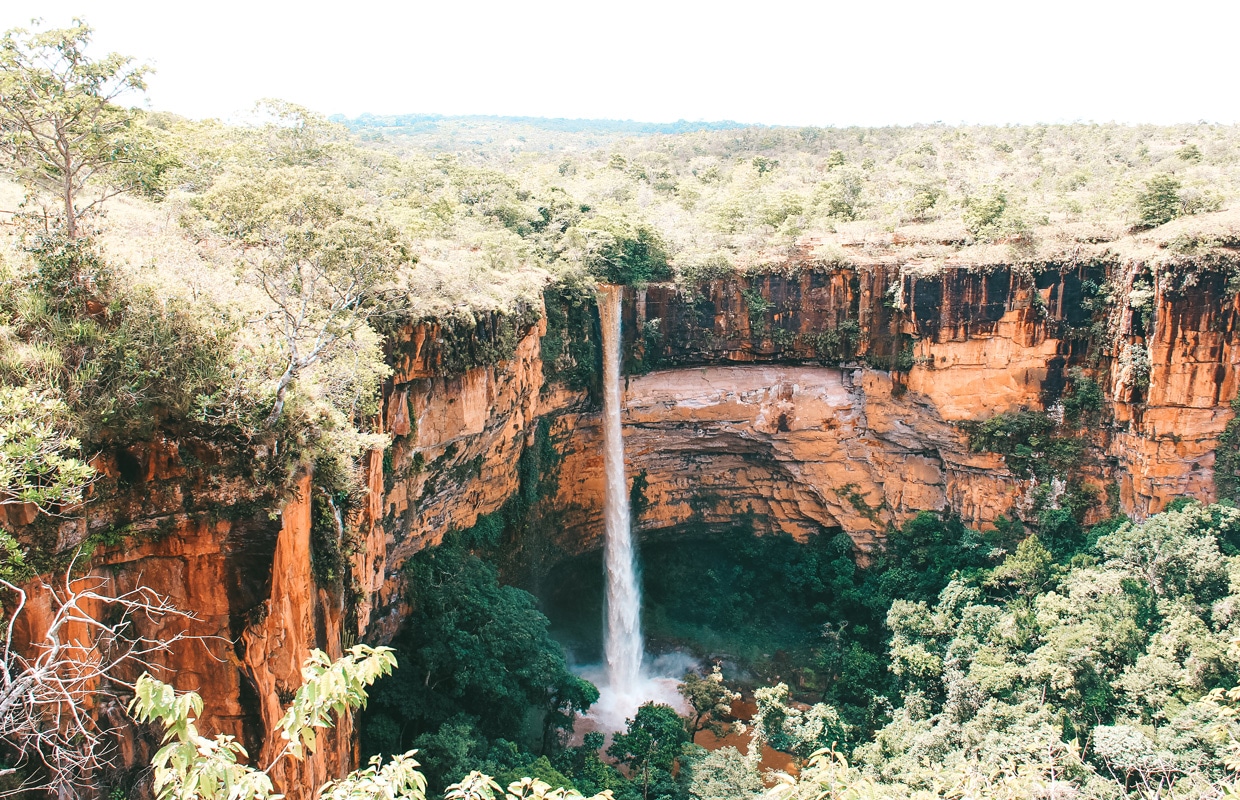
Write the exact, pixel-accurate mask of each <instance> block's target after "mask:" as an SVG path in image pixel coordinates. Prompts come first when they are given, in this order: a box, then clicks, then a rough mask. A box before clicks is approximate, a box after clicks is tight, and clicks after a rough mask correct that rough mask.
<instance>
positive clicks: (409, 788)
mask: <svg viewBox="0 0 1240 800" xmlns="http://www.w3.org/2000/svg"><path fill="white" fill-rule="evenodd" d="M395 666H396V657H395V656H394V655H393V653H392V650H391V648H388V647H377V648H372V647H367V646H366V645H355V646H354V647H351V648H349V652H348V654H347V655H345V656H343V657H341V658H340V659H338V660H336V661H335V662H332V661H331V660H330V659H329V658H328V657H327V654H326V653H324V652H323V651H321V650H314V651H312V652H311V653H310V657H309V658H307V659H306V663H305V666H304V667H303V668H302V677H303V678H304V679H305V683H303V684H302V685H301V687H300V688H299V689H298V690H297V693H296V694H295V695H294V696H293V702H292V703H291V704H290V706H289V709H288V711H287V712H286V713H285V715H284V717H283V718H282V719H281V720H280V722H279V723H277V725H276V728H277V730H278V731H279V734H280V736H281V738H283V739H284V742H285V745H284V748H283V749H282V750H281V751H280V752H279V753H278V754H277V755H276V756H275V758H274V759H272V761H271V763H270V764H267V765H266V766H265V767H264V768H263V769H261V770H260V769H258V768H256V767H254V766H251V765H249V764H246V763H243V759H245V758H246V757H247V754H246V752H245V748H243V747H242V746H241V744H240V743H239V742H237V740H236V738H235V737H233V736H227V735H224V734H217V735H216V736H215V737H214V738H207V737H206V736H203V735H202V734H200V733H199V731H198V726H197V725H196V724H195V722H196V721H197V717H198V716H199V715H201V714H202V709H203V704H202V698H201V697H200V696H199V695H198V694H197V693H195V692H186V693H183V694H182V693H178V692H177V691H176V690H175V689H173V688H172V687H171V686H169V685H168V684H166V683H163V682H162V681H160V680H158V679H156V678H152V677H151V676H150V675H149V674H144V675H142V677H140V678H139V679H138V681H137V684H136V685H135V687H134V697H133V701H132V702H131V703H130V704H129V712H130V714H132V715H133V718H134V719H136V720H137V721H138V722H142V723H148V722H158V723H160V724H161V725H162V726H163V729H164V735H163V747H161V748H160V750H159V751H158V752H157V753H156V754H155V757H154V758H153V759H152V761H151V765H152V766H153V767H154V770H155V786H154V788H155V795H156V797H158V798H159V800H225V798H227V800H266V798H270V797H273V794H274V791H275V787H274V786H273V785H272V782H271V778H270V777H269V775H268V773H269V772H270V771H271V769H272V767H274V766H275V765H276V764H277V763H278V762H280V761H281V760H283V759H284V758H288V757H291V758H295V759H298V760H300V759H303V758H305V755H306V753H307V752H310V753H313V752H314V750H315V746H316V744H317V740H318V735H319V731H321V730H323V729H327V728H331V727H332V725H333V721H332V716H333V714H334V715H335V716H337V717H339V716H341V715H343V714H345V713H347V712H350V711H353V710H355V709H357V708H359V707H360V706H362V705H364V704H365V702H366V687H368V686H370V685H371V684H372V683H374V682H375V680H376V679H377V678H379V676H381V675H387V674H389V673H390V672H391V671H392V669H393V668H394V667H395ZM417 766H418V763H417V762H416V761H414V760H413V758H412V753H405V754H404V755H402V756H397V757H395V758H394V759H393V760H392V761H390V762H389V763H388V764H386V765H383V764H381V763H380V762H379V761H377V760H375V761H372V762H371V767H369V768H368V769H366V770H362V771H361V772H356V773H353V774H351V775H349V776H348V777H346V778H345V779H344V780H342V781H340V782H338V783H329V784H327V785H326V786H325V787H323V789H322V792H323V794H324V795H325V796H327V797H332V798H339V799H340V800H345V798H363V797H382V796H387V797H402V798H422V797H424V794H425V788H426V782H425V779H423V778H422V775H421V773H419V772H418V771H417V769H416V768H417Z"/></svg>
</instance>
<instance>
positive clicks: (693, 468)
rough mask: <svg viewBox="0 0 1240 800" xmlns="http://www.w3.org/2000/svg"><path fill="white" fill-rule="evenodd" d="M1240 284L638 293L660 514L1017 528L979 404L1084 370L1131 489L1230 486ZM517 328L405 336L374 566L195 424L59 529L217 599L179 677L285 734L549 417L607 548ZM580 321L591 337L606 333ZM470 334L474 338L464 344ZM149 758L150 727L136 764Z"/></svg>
mask: <svg viewBox="0 0 1240 800" xmlns="http://www.w3.org/2000/svg"><path fill="white" fill-rule="evenodd" d="M1190 273H1191V275H1192V277H1191V279H1189V278H1188V277H1186V275H1189V274H1190ZM1147 285H1148V286H1149V287H1150V289H1149V293H1150V294H1149V299H1148V302H1147V301H1146V299H1145V298H1146V296H1145V294H1143V292H1145V291H1146V290H1145V287H1146V286H1147ZM1228 287H1229V284H1228V273H1227V271H1226V270H1223V269H1221V268H1216V269H1207V268H1204V267H1203V268H1200V269H1194V270H1189V271H1186V270H1185V269H1183V268H1181V269H1178V270H1177V271H1166V270H1162V271H1160V270H1159V269H1151V268H1149V267H1148V266H1146V265H1144V264H1141V263H1136V262H1116V263H1084V264H1067V265H1062V266H1044V267H1043V268H1040V269H1039V270H1037V271H1036V272H1035V271H1033V270H1018V269H1014V268H1011V267H1008V266H1003V265H998V266H994V267H990V268H969V269H965V268H959V269H946V268H936V269H929V268H910V267H909V266H908V265H903V266H901V265H898V264H876V265H870V266H867V267H864V268H863V267H817V268H812V267H811V268H804V269H799V270H795V271H792V272H790V273H788V274H783V273H778V274H770V275H763V276H757V277H753V278H751V279H741V278H730V279H720V280H714V281H709V282H704V283H702V284H700V285H697V286H694V287H691V288H690V289H688V290H685V289H679V290H678V289H676V288H673V287H670V286H658V285H655V286H650V287H647V288H645V289H642V290H637V289H629V290H627V294H626V304H625V327H626V331H627V340H626V347H627V352H628V354H629V367H630V371H631V373H632V374H631V375H630V379H629V381H628V385H627V387H626V391H625V412H624V422H625V438H626V448H627V453H628V459H629V474H630V477H631V479H632V480H634V481H635V482H637V483H638V484H639V486H638V487H637V490H635V491H636V492H637V494H638V495H640V497H639V506H640V508H639V511H640V513H639V514H638V515H637V517H636V519H637V525H638V527H639V529H640V530H641V531H642V532H643V534H644V535H647V536H656V535H659V536H663V535H675V534H676V533H677V531H680V530H687V529H690V528H692V529H694V530H699V531H700V530H710V529H711V528H712V527H720V526H724V525H727V524H729V523H731V522H733V521H734V520H735V519H737V518H738V517H739V516H742V515H743V516H744V517H745V518H746V519H747V520H749V521H751V522H752V524H753V525H754V528H755V530H757V531H759V532H767V531H781V532H786V533H789V534H791V535H793V536H796V537H801V538H803V537H805V536H808V535H811V534H812V533H814V532H816V531H820V530H823V529H829V528H839V529H842V530H843V531H845V532H847V533H848V534H849V535H850V536H852V537H853V539H854V541H855V542H856V543H857V546H858V550H859V552H864V551H866V550H869V549H872V548H874V547H877V546H880V545H881V540H882V536H883V533H884V531H885V530H887V528H888V526H890V525H892V524H898V523H899V522H901V521H902V520H904V519H906V518H908V517H909V516H910V515H913V514H915V513H917V512H918V511H922V510H927V509H929V510H946V509H950V510H952V511H954V512H955V513H958V514H960V515H961V517H962V518H963V519H964V520H965V521H966V522H967V523H969V524H971V525H978V526H986V525H989V524H991V523H992V522H993V521H994V520H995V519H996V517H997V516H998V515H1000V514H1005V513H1010V512H1011V510H1012V509H1013V507H1014V506H1015V505H1017V504H1018V503H1019V502H1021V498H1022V497H1023V495H1024V494H1025V493H1026V492H1027V491H1028V489H1029V486H1028V485H1027V482H1022V481H1020V480H1018V479H1016V478H1015V477H1014V476H1013V475H1012V474H1010V473H1009V472H1008V471H1007V470H1006V469H1005V467H1004V463H1003V459H1002V458H1001V457H1000V456H998V455H995V454H992V453H984V452H973V451H972V450H971V448H970V446H969V441H968V438H967V436H966V435H965V433H964V431H963V430H962V429H961V427H960V426H959V424H958V423H960V422H962V421H968V420H978V419H985V418H988V417H990V416H992V415H994V414H996V413H999V412H1003V411H1010V410H1015V409H1019V408H1028V409H1035V410H1041V409H1044V408H1047V407H1051V406H1053V405H1054V403H1055V402H1056V400H1057V398H1058V397H1059V395H1060V393H1061V392H1062V391H1063V389H1064V386H1065V382H1066V381H1067V380H1069V378H1068V376H1069V374H1070V372H1071V370H1072V369H1073V368H1078V367H1079V368H1080V369H1082V370H1084V371H1085V373H1083V374H1089V375H1091V376H1094V378H1095V379H1096V380H1097V381H1098V382H1099V383H1100V384H1101V385H1102V386H1103V387H1104V388H1105V390H1106V401H1107V406H1108V415H1107V418H1108V420H1109V421H1108V422H1107V423H1106V424H1104V425H1100V426H1099V427H1098V428H1097V429H1096V430H1093V431H1091V432H1090V433H1089V439H1090V442H1089V448H1088V451H1089V453H1090V462H1089V464H1087V465H1085V467H1084V469H1085V471H1086V473H1087V479H1088V480H1089V481H1090V482H1091V483H1093V484H1094V485H1096V486H1097V487H1099V489H1100V492H1102V491H1103V490H1105V488H1106V487H1107V486H1111V485H1114V486H1115V487H1117V490H1118V493H1117V499H1118V503H1119V507H1120V509H1121V510H1123V511H1124V512H1126V513H1130V514H1134V515H1137V516H1143V515H1147V514H1149V513H1153V512H1155V511H1157V510H1159V509H1160V508H1161V507H1162V506H1163V505H1165V503H1166V502H1168V501H1169V500H1170V499H1172V498H1173V497H1175V496H1178V495H1183V494H1188V495H1192V496H1196V497H1199V498H1201V499H1209V498H1210V497H1211V496H1212V466H1213V448H1214V445H1215V443H1216V441H1217V437H1218V434H1219V432H1220V431H1221V430H1222V428H1223V427H1224V425H1225V424H1226V422H1227V421H1228V420H1229V419H1230V417H1231V411H1230V409H1229V407H1228V405H1227V404H1228V401H1230V400H1231V398H1232V397H1234V396H1235V394H1236V389H1237V387H1236V370H1235V362H1236V358H1237V353H1236V349H1235V341H1234V339H1235V335H1236V334H1235V326H1236V319H1237V311H1238V310H1240V305H1238V303H1240V300H1238V299H1237V297H1236V296H1235V294H1234V293H1233V292H1232V291H1231V290H1230V289H1229V288H1228ZM1100 298H1102V299H1105V298H1109V302H1103V301H1102V299H1100ZM1133 298H1135V299H1133ZM1137 301H1140V302H1137ZM501 322H502V320H497V318H494V317H493V318H490V319H488V320H485V321H484V323H482V324H480V325H479V327H478V329H477V330H475V331H473V332H472V333H470V334H468V335H466V336H465V337H464V340H463V343H462V342H460V341H458V342H456V343H455V345H454V346H456V347H458V349H457V350H450V347H449V345H453V342H451V341H449V340H450V339H451V337H452V334H451V333H450V332H449V331H446V330H444V329H442V328H441V327H439V326H437V325H434V324H420V325H416V326H411V327H409V328H407V329H404V330H402V331H401V332H399V333H398V334H397V335H395V336H393V337H391V339H390V341H389V352H390V360H391V363H392V365H393V368H394V375H393V377H392V379H391V380H390V382H389V384H388V385H387V386H385V388H384V409H383V412H382V414H381V420H380V427H381V428H382V429H383V430H385V431H387V432H388V433H390V434H391V436H392V444H391V446H390V448H389V449H388V450H387V451H386V452H383V453H380V452H374V453H371V454H370V455H369V456H368V457H367V459H366V462H365V470H364V472H365V474H364V482H365V485H366V487H367V490H366V492H365V496H364V499H362V500H361V501H360V502H356V503H354V504H353V506H352V507H351V508H350V510H349V511H348V513H347V514H346V515H345V517H344V518H342V520H341V522H342V523H343V524H342V530H343V533H344V535H343V537H341V536H340V535H339V532H330V531H329V539H330V538H332V537H335V538H336V539H338V541H337V542H336V545H337V546H338V547H339V548H340V550H341V552H342V553H343V555H344V556H345V558H346V560H347V569H346V570H345V571H344V573H343V574H342V575H338V576H335V577H334V578H332V579H331V580H325V579H324V578H323V577H322V576H321V575H318V574H316V571H315V570H314V568H313V565H312V562H313V560H314V557H315V553H314V552H312V551H313V550H314V548H315V547H316V544H315V543H316V541H317V540H316V538H315V532H314V527H315V525H316V522H315V519H314V516H313V513H312V510H313V509H312V499H313V497H314V491H315V490H314V487H313V483H312V480H311V479H310V478H309V477H303V478H302V480H301V482H300V485H299V487H298V490H297V492H296V493H295V495H294V497H293V499H292V500H289V501H287V502H286V503H284V504H283V505H281V504H280V503H278V502H277V501H276V499H275V498H274V497H272V496H270V495H268V494H265V493H264V492H262V491H258V490H256V489H255V487H254V486H253V485H252V483H251V482H248V481H247V478H246V474H245V470H244V469H240V468H233V467H230V466H229V464H230V460H236V459H238V458H241V456H239V455H238V454H236V453H225V452H220V449H219V447H218V446H217V445H210V444H207V443H203V442H195V441H177V438H176V436H175V434H172V433H169V434H168V435H166V436H163V437H161V438H160V439H158V440H157V441H152V442H149V443H145V444H143V445H141V446H139V447H136V448H132V449H130V450H128V451H126V452H124V453H117V454H112V455H110V456H107V457H105V458H102V459H101V460H100V462H99V464H98V465H99V467H100V469H101V470H102V471H103V472H104V473H105V474H107V475H112V476H113V477H114V478H115V479H116V480H117V481H118V482H121V483H123V484H124V485H123V487H122V488H123V490H121V491H118V492H117V493H116V494H115V496H114V498H115V499H114V500H110V501H109V502H108V503H107V504H104V505H96V506H93V507H91V508H90V509H89V513H88V514H87V515H86V517H84V518H82V519H80V520H71V521H68V522H64V523H61V524H58V525H56V526H55V527H54V528H44V529H41V530H43V533H42V534H40V535H42V536H43V537H44V540H46V539H47V537H49V536H51V537H54V538H55V540H56V541H55V548H54V549H57V550H65V549H67V548H71V547H73V546H74V545H76V544H77V543H79V542H81V541H83V540H84V539H85V538H86V536H88V535H89V534H91V533H93V532H98V531H115V532H116V536H115V538H116V540H117V543H116V544H113V545H111V546H104V547H101V548H100V549H98V550H97V552H96V554H95V556H94V559H93V561H92V570H93V571H94V573H95V574H98V575H105V576H108V577H111V578H113V579H114V581H115V584H114V585H115V587H116V588H123V587H125V586H130V585H134V584H136V583H138V582H141V583H144V584H146V585H150V586H153V587H154V588H156V589H157V590H159V591H161V592H164V593H166V594H168V595H169V596H170V597H172V598H173V599H174V600H175V601H177V602H178V603H181V604H183V605H184V606H185V607H186V608H191V609H194V610H195V611H196V613H197V615H198V620H197V621H196V622H195V623H194V632H196V633H200V634H203V635H208V636H211V637H217V638H215V639H212V640H210V641H213V642H215V643H217V644H218V646H217V647H210V646H208V647H203V646H198V647H188V648H182V649H180V650H178V652H177V653H176V654H175V655H174V657H173V658H172V659H171V660H170V661H169V663H168V666H169V667H170V668H171V669H173V670H175V674H176V678H175V683H176V684H177V686H178V687H179V688H182V689H191V688H192V689H197V690H198V691H200V692H202V693H203V695H204V697H205V698H206V700H207V708H208V709H209V711H210V714H209V715H208V718H207V719H205V720H204V725H205V726H206V727H207V728H208V729H215V730H221V731H224V732H228V733H233V734H236V735H238V736H240V737H241V738H242V740H243V741H244V742H245V743H246V745H247V747H249V748H250V750H251V752H264V751H267V750H270V749H271V747H273V746H274V745H273V743H272V742H271V741H269V739H270V737H269V736H268V734H267V732H268V731H270V730H271V726H272V725H273V724H274V722H275V721H276V720H277V719H278V718H279V716H280V715H281V714H282V713H283V711H282V707H281V704H282V702H284V701H285V700H286V699H287V697H288V695H289V693H290V691H291V690H292V688H293V687H295V686H296V685H297V683H298V682H299V676H298V666H299V664H300V662H301V660H302V659H303V658H304V656H305V654H306V653H307V652H308V650H309V649H310V648H311V647H320V648H323V649H325V650H327V651H328V652H329V653H330V654H333V655H335V654H338V653H339V652H340V649H341V647H342V645H343V644H344V643H346V642H348V641H352V640H354V639H364V640H366V641H378V642H381V641H386V640H388V639H389V638H390V637H391V636H392V635H394V633H395V632H396V631H397V630H398V629H399V626H400V624H401V620H402V619H403V615H404V612H405V610H406V609H405V607H404V605H403V600H402V580H403V579H402V570H401V568H402V565H403V563H404V561H405V560H406V559H407V558H408V557H409V556H410V555H411V554H412V553H415V552H417V551H418V550H419V549H420V548H423V547H427V546H431V545H434V544H435V543H437V542H438V541H439V540H440V539H441V538H442V537H443V535H444V534H445V533H447V532H448V531H450V530H452V529H454V528H466V527H469V526H471V525H473V524H474V523H475V522H476V521H477V519H478V517H479V516H480V515H483V514H488V513H492V512H495V511H497V510H498V509H500V508H501V507H502V506H503V504H504V503H505V502H507V501H508V500H509V498H510V497H512V496H513V495H514V494H515V493H516V492H517V491H518V490H519V489H520V488H521V486H522V481H523V480H524V479H525V477H523V475H522V455H523V453H526V452H528V451H529V449H530V447H531V445H533V444H534V442H535V439H536V438H537V435H538V432H539V431H540V430H542V431H544V432H545V433H549V436H550V444H551V445H552V446H553V447H554V449H555V451H556V453H557V459H556V460H557V461H558V465H557V467H556V469H555V470H554V472H555V475H554V480H552V481H550V482H549V484H548V485H549V486H550V487H551V488H552V489H553V491H552V492H550V493H549V495H548V496H546V497H542V498H540V499H539V500H538V504H537V509H536V511H537V513H538V514H540V515H542V516H543V517H544V518H545V519H547V520H554V525H551V526H549V528H550V529H549V530H548V531H547V534H546V535H547V537H548V544H547V546H548V552H551V553H552V554H553V555H554V554H556V553H562V554H572V553H579V552H583V551H585V550H589V549H592V548H596V547H598V546H599V531H600V530H601V525H600V524H599V518H600V504H601V498H602V461H601V453H600V448H599V439H600V431H599V418H598V409H597V407H596V406H595V405H594V404H593V403H592V402H591V394H590V391H589V387H588V386H587V385H581V384H580V383H579V384H578V385H576V386H575V387H574V388H570V387H569V385H567V384H565V383H563V382H559V381H558V380H550V379H548V377H547V376H548V374H550V373H549V371H548V369H547V363H548V362H547V360H546V359H545V358H544V355H545V354H544V352H543V345H544V341H545V338H547V337H548V336H550V335H551V334H549V332H548V330H547V322H546V321H545V320H544V321H543V322H541V323H538V324H530V323H529V322H528V320H518V321H516V322H513V321H509V322H507V323H503V324H501ZM552 333H554V335H556V336H561V337H562V336H565V335H567V336H575V337H578V338H579V339H580V340H582V341H583V342H584V343H585V344H590V340H591V339H592V337H596V335H597V334H596V332H595V331H593V330H592V329H589V330H587V329H582V330H575V331H563V330H557V331H554V332H552ZM501 339H502V340H503V341H501ZM462 344H463V345H465V346H467V347H468V348H470V351H469V352H470V353H472V354H473V355H472V357H470V358H457V357H453V353H457V354H459V353H460V350H459V347H460V346H461V345H462ZM575 352H577V354H578V360H579V361H582V362H583V363H581V364H579V365H578V366H580V367H582V368H583V370H580V371H579V372H580V373H581V374H589V373H590V372H591V371H594V372H595V373H596V372H597V369H596V368H595V367H594V365H593V364H590V363H588V361H589V356H588V355H586V356H582V355H581V354H582V353H586V354H588V353H591V352H595V351H594V350H592V349H591V347H585V348H578V349H577V350H576V351H575ZM1142 352H1144V353H1145V354H1146V360H1145V361H1144V362H1143V361H1142V360H1141V358H1140V357H1139V356H1140V354H1141V353H1142ZM1134 354H1135V355H1134ZM1098 513H1102V510H1101V509H1100V510H1099V512H1098ZM18 517H20V515H18ZM10 522H11V523H12V524H14V525H18V526H20V525H21V524H22V523H28V522H30V519H27V518H14V517H13V515H11V519H10ZM511 544H512V546H513V547H514V548H517V547H522V546H525V544H523V543H521V542H512V543H511ZM33 620H34V622H33V625H32V628H33V629H34V630H35V631H36V632H37V628H38V621H37V617H35V618H33ZM352 741H353V738H352V734H351V730H350V727H349V725H347V724H346V725H344V726H342V727H341V729H340V730H339V731H338V732H337V733H336V734H334V735H332V736H331V737H328V742H327V743H326V745H325V746H324V747H323V748H322V749H321V750H320V751H319V753H318V754H316V755H315V757H314V758H313V759H311V760H310V761H309V762H308V763H307V764H305V765H303V766H298V767H290V768H289V769H288V770H287V771H286V772H284V773H281V774H280V775H277V776H276V777H277V779H278V780H277V782H278V786H279V788H280V789H281V790H282V791H285V792H286V793H288V795H289V796H290V797H292V798H300V797H304V796H306V788H305V787H307V786H311V785H314V784H315V783H316V782H320V781H321V780H322V779H324V778H326V777H330V776H332V775H336V774H339V773H340V772H342V771H343V770H345V769H346V768H347V767H348V766H349V765H350V764H351V763H352V762H353V760H354V753H353V745H352ZM148 755H149V753H147V752H145V751H143V750H142V748H141V747H140V746H139V747H138V749H137V750H132V749H131V750H130V751H128V752H127V753H126V758H127V759H128V761H129V763H132V764H139V763H141V762H142V760H143V759H144V758H146V757H147V756H148Z"/></svg>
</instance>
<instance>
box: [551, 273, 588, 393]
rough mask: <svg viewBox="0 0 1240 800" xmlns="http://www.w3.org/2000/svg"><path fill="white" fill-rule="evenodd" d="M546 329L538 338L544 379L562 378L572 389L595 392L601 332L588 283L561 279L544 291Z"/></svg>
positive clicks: (559, 379)
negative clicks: (540, 337) (540, 340)
mask: <svg viewBox="0 0 1240 800" xmlns="http://www.w3.org/2000/svg"><path fill="white" fill-rule="evenodd" d="M543 297H544V303H545V306H546V309H547V333H546V334H545V335H544V336H543V338H542V344H541V355H542V360H543V374H544V375H545V377H546V379H547V381H548V382H549V383H550V382H553V381H563V382H564V384H565V385H566V386H567V387H568V388H570V389H573V390H576V391H581V390H583V389H588V390H590V391H591V393H592V394H595V395H597V394H599V393H600V392H601V391H602V389H601V384H600V380H601V378H600V375H599V373H600V370H601V366H600V365H601V363H602V355H601V353H600V351H599V346H600V340H601V334H600V333H599V332H598V330H597V325H596V323H595V319H594V317H595V314H596V313H597V312H596V308H597V305H596V302H597V301H596V300H595V291H594V287H593V286H592V285H589V284H588V283H585V282H579V281H562V282H558V283H554V284H552V285H550V286H548V287H547V289H546V291H545V292H544V295H543Z"/></svg>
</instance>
